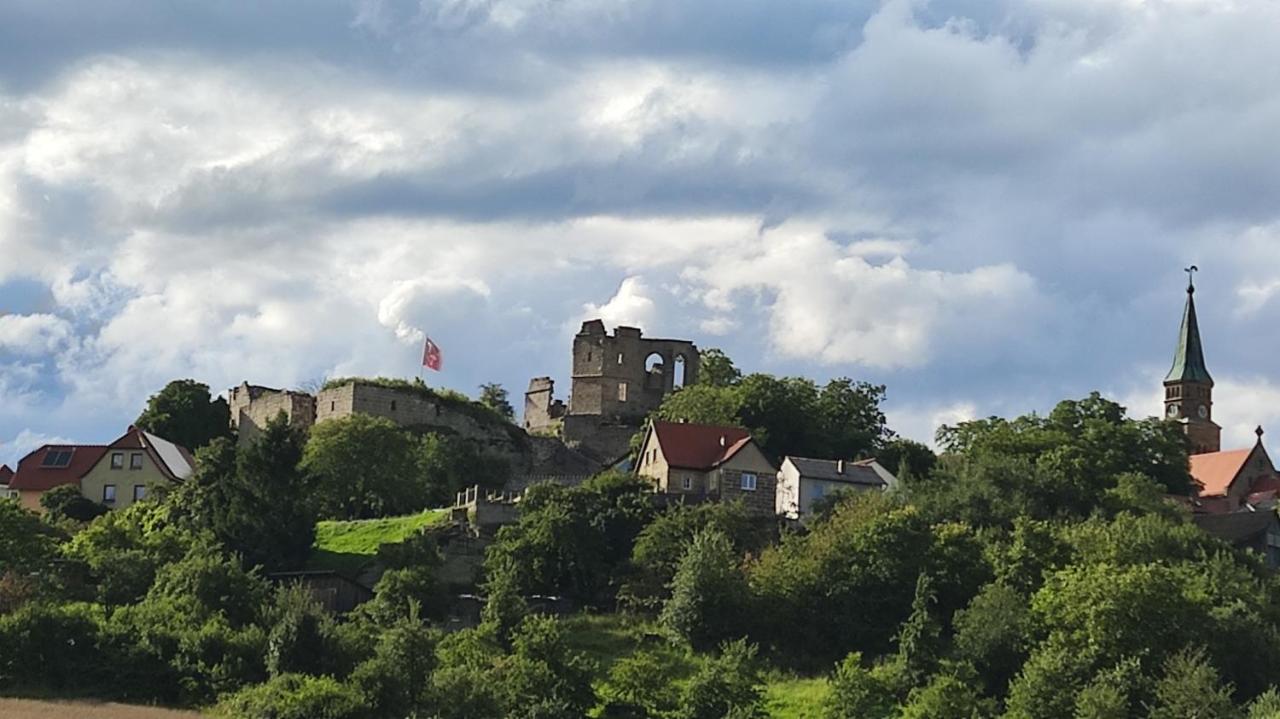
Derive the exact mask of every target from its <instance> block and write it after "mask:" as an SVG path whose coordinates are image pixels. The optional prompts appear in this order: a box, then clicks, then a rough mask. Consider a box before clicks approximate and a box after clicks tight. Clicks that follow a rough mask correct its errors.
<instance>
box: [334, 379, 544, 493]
mask: <svg viewBox="0 0 1280 719" xmlns="http://www.w3.org/2000/svg"><path fill="white" fill-rule="evenodd" d="M353 414H367V415H372V416H374V417H385V418H386V419H389V420H391V421H392V422H395V423H396V424H398V425H400V426H402V427H416V428H422V429H437V430H442V431H446V432H449V433H451V434H455V435H457V436H459V437H461V438H463V439H468V440H471V441H473V442H476V443H478V444H479V445H481V446H482V447H483V448H485V449H487V450H489V451H491V452H494V453H497V454H499V455H502V456H504V457H506V458H507V460H508V462H509V463H510V464H511V468H512V470H513V471H516V472H519V471H524V470H526V469H527V468H528V463H529V461H530V452H529V448H528V446H527V445H526V444H525V443H524V442H521V441H520V434H519V429H518V428H515V427H506V426H504V425H502V424H498V423H490V422H482V421H480V420H478V419H476V418H475V417H473V416H471V415H470V414H467V413H466V412H464V411H462V410H459V409H458V408H456V407H453V406H451V405H450V404H449V403H448V402H444V401H440V400H436V399H433V398H431V397H429V396H427V395H424V394H420V393H418V392H414V391H411V390H400V389H394V388H389V387H380V386H378V385H373V384H366V383H362V382H348V383H347V384H344V385H340V386H338V387H332V388H330V389H326V390H322V391H321V392H320V394H319V395H317V396H316V422H317V423H319V422H324V421H327V420H330V419H337V418H340V417H349V416H351V415H353ZM512 430H515V431H512Z"/></svg>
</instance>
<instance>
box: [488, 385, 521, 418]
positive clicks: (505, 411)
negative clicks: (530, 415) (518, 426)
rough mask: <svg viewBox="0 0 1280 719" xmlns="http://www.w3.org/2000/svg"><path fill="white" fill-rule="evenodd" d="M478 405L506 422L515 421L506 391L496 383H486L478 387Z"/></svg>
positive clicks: (513, 411) (514, 414)
mask: <svg viewBox="0 0 1280 719" xmlns="http://www.w3.org/2000/svg"><path fill="white" fill-rule="evenodd" d="M480 404H482V405H484V406H486V407H488V408H489V409H491V410H493V411H494V412H497V413H498V414H500V415H502V416H503V417H504V418H506V419H508V420H513V419H515V416H516V413H515V410H514V409H512V407H511V402H510V399H509V395H508V394H507V390H506V388H505V387H503V386H502V385H500V384H498V383H497V382H486V383H485V384H482V385H480Z"/></svg>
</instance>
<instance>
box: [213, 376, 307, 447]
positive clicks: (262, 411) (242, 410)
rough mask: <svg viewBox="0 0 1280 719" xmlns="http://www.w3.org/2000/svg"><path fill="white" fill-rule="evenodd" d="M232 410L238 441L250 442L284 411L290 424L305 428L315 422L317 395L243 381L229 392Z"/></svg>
mask: <svg viewBox="0 0 1280 719" xmlns="http://www.w3.org/2000/svg"><path fill="white" fill-rule="evenodd" d="M227 397H228V404H229V405H230V409H231V427H232V428H233V429H235V430H236V431H237V432H238V435H239V438H238V440H237V441H238V442H239V443H240V444H241V445H247V444H250V443H252V442H254V441H255V440H256V439H257V438H258V437H259V436H260V435H261V434H262V430H263V428H264V427H266V425H267V422H269V421H271V420H272V419H275V417H276V416H277V415H279V414H280V413H281V412H284V414H285V417H287V418H288V420H289V424H291V425H293V426H294V427H297V428H299V429H302V430H307V429H310V428H311V425H312V424H313V423H314V422H315V416H316V404H315V398H313V397H312V396H311V395H309V394H304V393H302V392H289V391H285V390H273V389H269V388H265V387H250V386H249V385H248V384H242V385H240V386H239V387H235V388H232V389H231V391H230V392H228V393H227Z"/></svg>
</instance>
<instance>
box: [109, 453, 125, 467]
mask: <svg viewBox="0 0 1280 719" xmlns="http://www.w3.org/2000/svg"><path fill="white" fill-rule="evenodd" d="M111 468H112V469H124V452H112V453H111Z"/></svg>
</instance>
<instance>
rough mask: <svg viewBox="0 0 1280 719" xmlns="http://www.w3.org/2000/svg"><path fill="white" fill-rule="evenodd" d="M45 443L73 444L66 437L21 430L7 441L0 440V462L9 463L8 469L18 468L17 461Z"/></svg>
mask: <svg viewBox="0 0 1280 719" xmlns="http://www.w3.org/2000/svg"><path fill="white" fill-rule="evenodd" d="M46 444H75V441H74V440H71V439H67V438H66V437H59V436H51V435H45V434H39V433H36V432H31V431H29V430H23V431H21V432H19V433H18V435H17V436H16V437H14V438H13V439H12V440H10V441H8V442H0V464H7V465H9V468H10V469H17V468H18V461H19V460H21V459H22V458H23V457H25V456H27V455H28V454H30V453H31V451H32V450H35V449H39V448H40V447H43V446H44V445H46Z"/></svg>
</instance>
